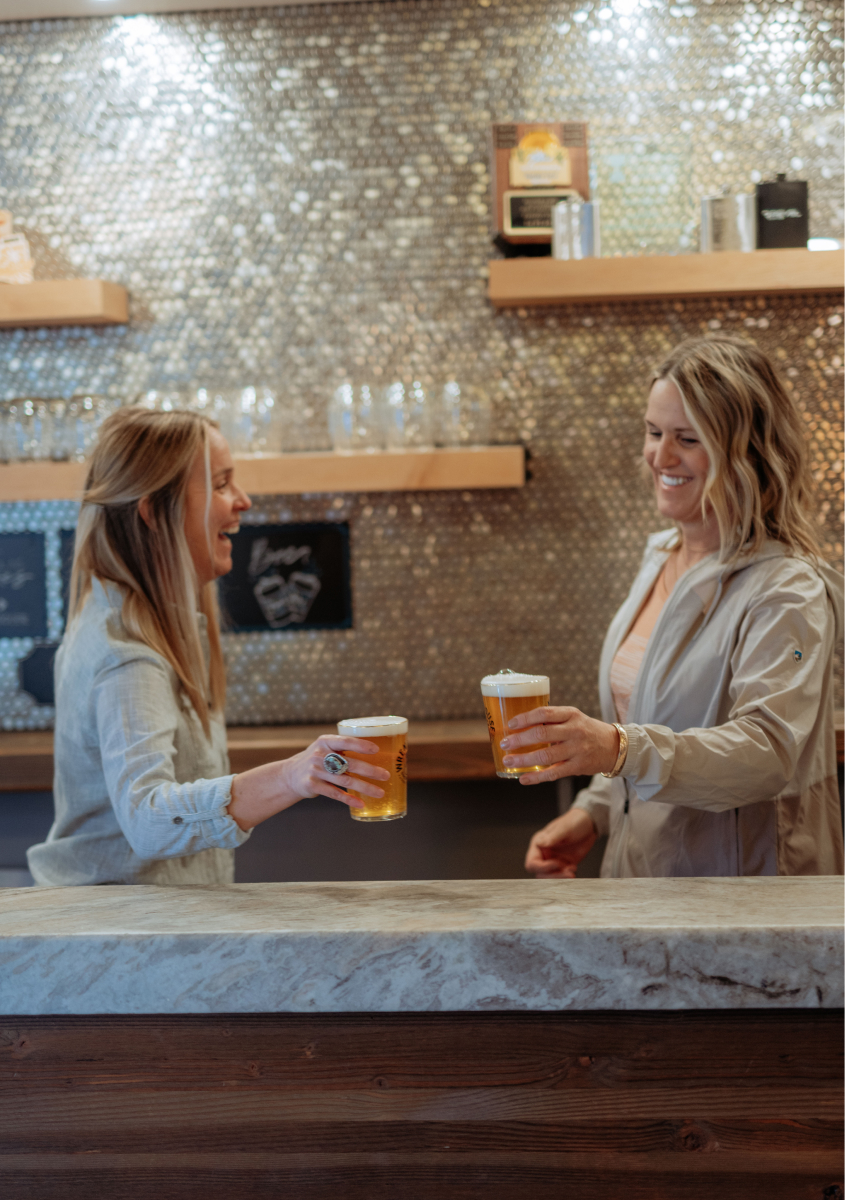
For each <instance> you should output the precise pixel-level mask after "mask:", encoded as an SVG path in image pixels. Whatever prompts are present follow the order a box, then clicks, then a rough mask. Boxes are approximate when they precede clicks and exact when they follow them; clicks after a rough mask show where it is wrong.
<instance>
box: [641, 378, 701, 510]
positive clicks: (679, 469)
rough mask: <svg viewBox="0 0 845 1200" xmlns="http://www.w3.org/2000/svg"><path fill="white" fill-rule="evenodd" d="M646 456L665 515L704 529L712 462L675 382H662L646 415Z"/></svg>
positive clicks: (655, 386) (649, 404) (653, 392)
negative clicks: (703, 503) (703, 508)
mask: <svg viewBox="0 0 845 1200" xmlns="http://www.w3.org/2000/svg"><path fill="white" fill-rule="evenodd" d="M645 428H646V432H645V446H644V447H643V457H644V458H645V461H646V463H647V464H648V467H649V469H650V470H651V474H652V478H653V480H654V492H655V496H656V498H657V508H658V511H659V513H660V515H661V516H663V517H668V518H669V519H670V520H672V521H677V522H678V524H679V525H681V526H682V527H683V526H689V527H690V528H692V527H696V528H698V529H700V528H701V526H702V525H703V524H709V523H710V520H712V517H711V518H710V520H708V521H707V522H705V521H703V519H702V515H701V497H702V495H703V494H704V485H705V483H706V482H707V471H708V469H709V467H710V459H709V457H708V455H707V451H706V450H705V449H704V447H703V446H702V444H701V442H700V440H699V437H698V434H697V433H696V432H695V430H694V429H693V427H692V425H691V424H690V422H689V418H688V417H687V414H686V413H685V411H684V404H683V401H682V399H681V393H680V392H679V391H678V389H677V387H676V386H675V384H674V383H673V382H672V381H671V379H658V380H657V381H656V383H655V384H654V386H653V387H652V389H651V393H650V395H649V398H648V407H647V409H646V415H645Z"/></svg>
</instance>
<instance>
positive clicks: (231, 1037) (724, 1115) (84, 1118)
mask: <svg viewBox="0 0 845 1200" xmlns="http://www.w3.org/2000/svg"><path fill="white" fill-rule="evenodd" d="M841 1062H842V1014H841V1013H840V1012H832V1011H817V1012H810V1011H794V1012H793V1011H790V1010H784V1011H780V1012H778V1011H767V1012H754V1011H753V1010H750V1011H747V1012H729V1011H727V1012H714V1013H709V1012H666V1013H625V1014H622V1013H571V1014H569V1013H567V1014H563V1013H549V1014H541V1013H533V1014H532V1013H487V1014H449V1013H423V1014H392V1015H378V1016H376V1015H371V1014H348V1015H343V1016H337V1015H334V1016H327V1015H326V1016H323V1015H318V1014H315V1015H310V1016H299V1015H256V1016H245V1017H240V1016H239V1017H233V1016H214V1017H206V1016H196V1017H167V1016H149V1017H37V1018H32V1017H17V1018H15V1017H6V1018H0V1192H1V1193H2V1195H3V1197H4V1200H41V1198H49V1200H76V1198H79V1200H81V1198H82V1197H85V1200H89V1198H90V1197H91V1196H97V1197H108V1198H109V1200H111V1198H113V1197H114V1198H122V1197H126V1198H127V1200H129V1198H130V1197H131V1200H146V1198H147V1197H150V1200H152V1197H155V1198H156V1200H161V1198H162V1197H164V1198H165V1200H167V1198H168V1197H174V1198H175V1197H179V1200H185V1197H197V1200H217V1198H218V1197H220V1198H221V1200H222V1198H223V1197H226V1200H230V1198H231V1197H232V1196H237V1197H238V1200H241V1197H246V1198H248V1197H262V1198H263V1197H273V1198H274V1200H275V1198H276V1197H279V1196H290V1197H292V1198H296V1200H299V1198H300V1197H304V1198H306V1200H309V1198H314V1200H329V1198H331V1200H336V1198H337V1197H338V1196H341V1197H343V1200H347V1198H350V1197H351V1198H357V1197H361V1200H372V1198H373V1197H384V1198H385V1200H396V1198H398V1197H403V1198H404V1197H405V1196H407V1197H414V1200H416V1198H417V1197H419V1198H420V1200H428V1198H429V1197H431V1198H434V1197H436V1198H437V1200H452V1198H454V1200H474V1198H476V1197H477V1198H478V1200H482V1198H483V1200H516V1198H517V1197H518V1198H519V1200H523V1198H524V1197H525V1196H526V1195H533V1194H538V1195H549V1196H557V1195H563V1194H564V1193H563V1192H562V1191H561V1189H562V1188H565V1195H566V1197H567V1200H570V1198H572V1197H574V1198H575V1200H580V1198H582V1197H583V1198H584V1200H587V1198H588V1197H589V1200H594V1198H595V1197H596V1196H601V1195H607V1196H611V1197H616V1196H622V1195H624V1196H625V1197H626V1198H628V1197H634V1198H637V1197H642V1200H646V1198H647V1200H681V1198H683V1200H712V1197H714V1196H718V1195H724V1196H726V1197H734V1196H737V1197H739V1196H741V1197H743V1200H745V1198H746V1197H751V1198H758V1197H759V1198H760V1200H763V1198H765V1200H787V1198H788V1200H795V1198H796V1197H797V1198H799V1200H800V1198H801V1197H807V1198H808V1200H809V1198H810V1197H813V1200H824V1198H825V1197H828V1198H829V1197H831V1196H833V1195H835V1194H836V1193H835V1191H828V1192H825V1189H826V1188H827V1189H831V1188H832V1189H835V1188H836V1187H837V1186H840V1185H841V1177H842V1171H841V1162H842V1148H841V1143H842V1136H841V1117H842V1089H841Z"/></svg>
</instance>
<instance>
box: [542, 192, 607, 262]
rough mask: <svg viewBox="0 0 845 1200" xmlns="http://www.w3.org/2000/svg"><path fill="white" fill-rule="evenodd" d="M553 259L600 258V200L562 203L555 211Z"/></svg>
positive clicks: (571, 200)
mask: <svg viewBox="0 0 845 1200" xmlns="http://www.w3.org/2000/svg"><path fill="white" fill-rule="evenodd" d="M552 257H553V258H565V259H570V258H600V257H601V228H600V225H599V203H598V200H577V199H570V200H561V201H560V203H559V204H556V205H555V206H554V208H553V209H552Z"/></svg>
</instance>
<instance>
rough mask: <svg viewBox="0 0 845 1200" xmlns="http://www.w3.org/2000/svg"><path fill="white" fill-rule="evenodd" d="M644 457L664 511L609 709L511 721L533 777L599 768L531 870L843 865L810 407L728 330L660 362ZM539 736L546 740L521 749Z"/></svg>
mask: <svg viewBox="0 0 845 1200" xmlns="http://www.w3.org/2000/svg"><path fill="white" fill-rule="evenodd" d="M645 422H646V432H645V447H644V452H643V453H644V460H645V465H646V469H647V471H648V473H649V474H650V476H651V478H652V480H653V483H654V489H655V496H656V500H657V508H658V511H659V512H660V514H661V516H663V517H664V518H668V519H670V520H671V521H672V522H673V524H674V528H672V529H669V530H664V531H663V532H661V533H659V534H656V535H654V536H653V537H652V538H650V539H649V543H648V547H647V549H646V553H645V557H644V559H643V562H642V566H641V568H640V572H639V574H638V576H637V578H636V580H635V581H634V584H633V586H632V588H631V591H630V593H629V595H628V598H627V599H626V600H625V602H624V604H623V605H622V607H621V608H620V610H619V612H618V613H617V614H616V617H615V618H614V620H613V622H612V624H611V626H610V629H609V631H608V634H607V637H606V639H605V643H604V648H603V651H602V657H601V665H600V679H599V682H600V694H601V706H602V716H603V718H604V719H603V720H601V721H599V720H595V719H593V718H592V717H588V716H586V715H585V714H584V713H582V712H580V711H579V710H578V709H575V708H567V707H554V706H553V707H548V708H540V709H535V710H534V711H533V712H530V713H524V714H522V715H521V716H519V717H516V718H515V719H514V720H513V721H512V722H511V728H512V729H513V733H511V734H510V735H509V736H508V738H507V739H506V741H507V746H505V742H504V741H503V743H502V745H503V746H505V748H506V750H507V751H508V752H509V757H508V758H506V759H505V762H506V764H509V765H510V764H513V765H524V766H528V765H531V766H542V767H544V768H545V769H544V770H542V771H539V772H532V773H531V774H529V775H524V776H522V777H521V783H522V784H524V785H526V786H531V785H533V784H535V783H539V782H542V781H544V780H554V779H560V778H562V777H563V776H567V775H585V774H592V775H593V779H592V782H591V784H590V786H589V787H588V788H586V789H584V790H583V791H581V792H579V794H578V795H577V797H576V799H575V803H574V805H573V807H572V808H571V809H570V810H569V812H568V813H566V814H565V815H564V816H562V817H558V818H557V819H556V820H554V821H552V822H550V824H549V825H547V826H546V827H545V828H544V829H541V830H540V831H539V832H538V833H536V834H535V835H534V837H533V838H532V839H531V843H530V846H529V849H528V854H527V857H526V863H525V865H526V869H527V870H528V871H529V872H531V873H533V874H534V875H537V876H539V877H544V878H554V877H557V878H572V877H573V876H574V875H575V872H576V869H577V866H578V863H579V862H580V861H581V860H582V859H583V858H584V857H585V855H586V854H587V853H588V852H589V850H590V849H591V848H592V846H593V844H594V843H595V841H596V839H597V838H598V837H599V835H602V834H607V835H608V844H607V849H606V851H605V855H604V860H603V863H602V870H601V873H602V876H604V877H619V876H708V875H721V876H725V875H815V874H841V873H842V826H841V818H840V808H839V795H838V788H837V780H836V746H835V733H834V710H833V704H834V696H833V651H834V646H835V645H837V644H839V643H840V642H841V638H842V631H841V630H842V617H841V613H842V580H841V577H840V576H839V575H837V574H836V572H834V571H833V570H832V569H831V568H830V567H829V566H827V565H826V564H825V563H824V562H822V560H821V557H820V554H819V547H818V541H817V537H816V533H815V529H814V525H813V522H812V519H811V515H810V513H811V506H810V500H811V477H810V473H809V468H808V464H807V452H806V446H805V439H804V433H803V429H802V427H801V420H800V417H799V414H798V412H797V410H796V408H795V405H794V404H793V402H792V401H791V399H790V397H789V395H788V393H787V392H786V391H785V389H784V388H783V385H782V384H781V382H780V380H779V379H778V377H777V375H776V373H775V371H774V369H773V367H772V365H771V363H770V362H769V361H768V359H766V357H765V356H764V355H763V354H762V353H761V352H760V351H759V350H757V349H756V347H754V346H752V345H750V344H748V343H745V342H741V341H739V340H737V339H733V338H729V337H713V338H698V339H694V340H692V341H689V342H686V343H684V344H683V345H681V346H678V347H677V348H676V349H675V350H674V351H673V353H672V354H671V355H670V356H669V358H668V359H667V360H666V362H665V363H664V364H663V365H662V366H661V367H660V368H659V370H657V371H656V372H655V375H654V379H653V385H652V388H651V392H650V395H649V399H648V407H647V410H646V418H645ZM537 742H546V743H548V748H547V749H544V750H540V751H537V752H534V753H527V754H525V753H520V752H519V751H520V747H521V746H524V745H529V744H531V743H534V744H536V743H537Z"/></svg>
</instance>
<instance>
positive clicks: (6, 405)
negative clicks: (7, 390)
mask: <svg viewBox="0 0 845 1200" xmlns="http://www.w3.org/2000/svg"><path fill="white" fill-rule="evenodd" d="M22 404H23V401H22V400H3V401H2V402H0V460H2V461H3V462H19V461H20V460H21V458H22V457H23V455H22V453H21V428H20V422H21V415H22V414H21V406H22Z"/></svg>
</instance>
